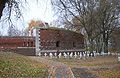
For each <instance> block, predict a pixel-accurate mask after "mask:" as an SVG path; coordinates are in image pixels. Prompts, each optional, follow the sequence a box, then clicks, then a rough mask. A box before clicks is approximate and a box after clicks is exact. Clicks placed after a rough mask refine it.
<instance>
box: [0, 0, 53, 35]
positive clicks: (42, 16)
mask: <svg viewBox="0 0 120 78" xmlns="http://www.w3.org/2000/svg"><path fill="white" fill-rule="evenodd" d="M24 6H25V8H21V9H22V13H23V18H24V19H19V20H18V21H16V20H15V21H13V22H14V25H15V26H16V27H18V28H19V29H22V28H26V27H27V26H28V23H29V22H30V20H32V19H35V20H42V21H45V22H48V23H51V22H52V21H53V20H54V17H53V15H54V12H53V11H52V6H51V2H50V0H38V2H37V0H27V3H26V4H25V5H24ZM3 13H4V14H3V16H2V18H4V16H5V14H6V11H5V10H4V12H3ZM13 19H14V18H13ZM0 25H1V23H0ZM5 25H6V26H5ZM6 30H7V24H4V27H3V28H0V31H1V32H2V33H4V34H6Z"/></svg>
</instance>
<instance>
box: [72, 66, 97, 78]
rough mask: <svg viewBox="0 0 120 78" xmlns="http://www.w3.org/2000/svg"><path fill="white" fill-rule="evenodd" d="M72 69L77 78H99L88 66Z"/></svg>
mask: <svg viewBox="0 0 120 78" xmlns="http://www.w3.org/2000/svg"><path fill="white" fill-rule="evenodd" d="M72 71H73V72H74V75H75V77H76V78H98V77H97V76H96V75H93V74H92V73H90V72H88V69H87V68H82V67H81V68H73V69H72Z"/></svg>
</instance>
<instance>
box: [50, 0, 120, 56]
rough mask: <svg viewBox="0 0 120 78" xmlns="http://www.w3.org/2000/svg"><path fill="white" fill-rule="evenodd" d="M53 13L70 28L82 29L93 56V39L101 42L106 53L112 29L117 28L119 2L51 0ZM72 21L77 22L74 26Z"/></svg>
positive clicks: (105, 0) (111, 0)
mask: <svg viewBox="0 0 120 78" xmlns="http://www.w3.org/2000/svg"><path fill="white" fill-rule="evenodd" d="M52 3H53V6H54V8H55V11H56V12H57V14H58V15H59V16H60V18H63V19H64V21H65V22H68V23H67V24H71V25H69V26H71V28H73V29H74V28H76V30H78V29H79V28H84V30H85V32H86V35H87V36H86V37H87V41H88V42H89V47H90V55H91V54H92V55H93V50H94V44H95V39H96V38H97V37H98V38H99V39H101V40H98V41H96V42H97V43H98V42H101V41H102V42H103V43H101V44H100V45H99V46H101V45H102V48H103V51H104V52H106V53H107V52H108V40H109V38H110V34H111V32H112V31H113V29H114V28H115V27H116V26H118V18H119V11H120V10H119V8H120V1H119V0H52ZM72 19H75V20H76V21H77V22H79V23H78V24H79V25H74V23H73V21H72ZM96 40H97V39H96Z"/></svg>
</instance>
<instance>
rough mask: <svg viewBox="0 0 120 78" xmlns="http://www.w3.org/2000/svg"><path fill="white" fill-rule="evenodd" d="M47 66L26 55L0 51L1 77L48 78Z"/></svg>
mask: <svg viewBox="0 0 120 78" xmlns="http://www.w3.org/2000/svg"><path fill="white" fill-rule="evenodd" d="M47 76H48V70H47V67H46V66H45V65H44V64H42V63H38V62H36V61H34V60H32V59H30V58H28V57H26V56H22V55H19V54H14V53H10V52H0V78H47Z"/></svg>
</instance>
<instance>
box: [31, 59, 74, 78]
mask: <svg viewBox="0 0 120 78" xmlns="http://www.w3.org/2000/svg"><path fill="white" fill-rule="evenodd" d="M30 58H32V59H34V60H36V61H38V62H42V63H44V64H46V65H48V66H49V68H50V69H49V78H75V77H74V75H73V73H72V71H71V69H70V67H68V66H67V65H65V64H63V63H60V62H54V61H52V60H47V59H45V58H41V57H30Z"/></svg>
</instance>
